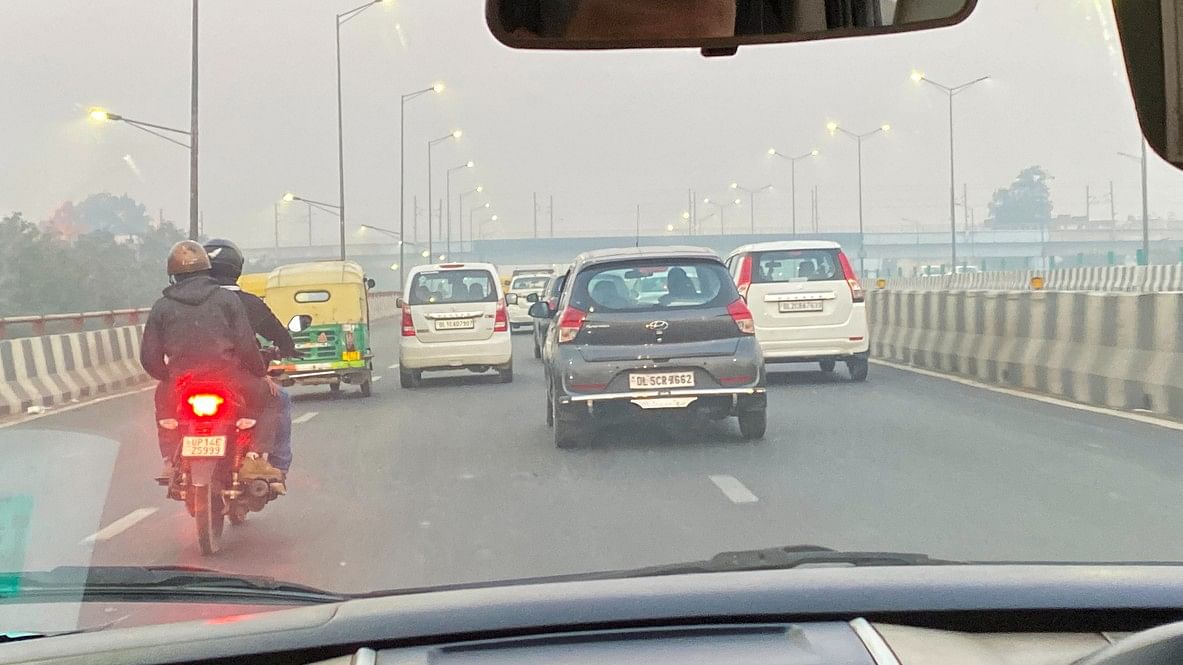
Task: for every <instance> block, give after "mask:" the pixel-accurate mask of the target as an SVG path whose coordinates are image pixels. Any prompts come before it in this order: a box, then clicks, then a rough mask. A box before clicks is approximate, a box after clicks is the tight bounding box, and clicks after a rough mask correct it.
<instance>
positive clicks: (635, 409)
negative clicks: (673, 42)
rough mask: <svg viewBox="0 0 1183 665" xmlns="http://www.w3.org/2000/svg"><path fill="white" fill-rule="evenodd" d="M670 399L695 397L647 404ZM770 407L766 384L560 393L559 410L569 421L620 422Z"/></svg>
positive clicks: (733, 412)
mask: <svg viewBox="0 0 1183 665" xmlns="http://www.w3.org/2000/svg"><path fill="white" fill-rule="evenodd" d="M667 398H674V399H677V398H683V399H689V398H693V399H692V401H690V403H688V404H686V405H685V406H676V407H661V408H646V407H645V406H644V405H643V403H646V402H648V403H649V404H653V402H652V401H651V400H660V399H667ZM767 406H768V395H767V390H766V389H765V388H764V386H752V387H745V388H703V389H698V390H639V391H632V392H621V393H595V394H575V395H560V396H559V398H558V411H559V414H560V416H561V417H562V418H564V419H566V420H576V421H580V420H597V421H619V420H629V419H632V418H636V417H640V416H643V415H652V416H656V417H677V416H679V415H683V416H684V415H687V414H694V413H701V412H707V413H708V414H711V415H714V416H734V415H738V414H739V413H740V412H743V411H761V410H764V409H765V408H767Z"/></svg>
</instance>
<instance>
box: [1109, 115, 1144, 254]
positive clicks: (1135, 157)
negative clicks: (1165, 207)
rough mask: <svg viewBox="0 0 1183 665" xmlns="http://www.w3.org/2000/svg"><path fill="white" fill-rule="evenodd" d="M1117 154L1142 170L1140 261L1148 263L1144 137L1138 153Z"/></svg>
mask: <svg viewBox="0 0 1183 665" xmlns="http://www.w3.org/2000/svg"><path fill="white" fill-rule="evenodd" d="M1117 154H1119V155H1121V156H1122V157H1129V158H1130V159H1133V160H1136V161H1137V162H1138V164H1139V167H1140V170H1141V172H1142V262H1143V264H1144V265H1150V192H1149V184H1148V182H1147V178H1146V139H1145V138H1143V139H1142V150H1141V154H1140V155H1131V154H1130V153H1128V152H1119V153H1117ZM1112 196H1113V195H1112V193H1111V194H1110V199H1111V200H1110V204H1109V205H1110V206H1112V205H1113V203H1112ZM1114 221H1116V220H1114Z"/></svg>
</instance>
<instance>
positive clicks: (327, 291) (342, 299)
mask: <svg viewBox="0 0 1183 665" xmlns="http://www.w3.org/2000/svg"><path fill="white" fill-rule="evenodd" d="M373 285H374V281H373V280H371V279H367V278H366V276H365V274H364V272H363V271H362V267H361V266H359V265H358V264H356V263H354V262H353V261H318V262H316V263H297V264H293V265H287V266H280V267H278V268H276V269H275V270H272V271H271V274H270V275H268V276H267V305H268V306H269V307H271V310H272V311H273V312H275V315H276V316H277V317H279V320H280V321H282V322H284V323H286V324H287V326H288V330H290V331H292V339H293V340H294V341H295V342H296V349H298V350H299V351H300V352H301V354H302V355H303V357H302V358H285V359H284V360H282V361H280V362H279V363H278V364H277V365H275V366H273V367H272V369H273V370H276V369H281V370H282V371H283V374H282V376H281V377H280V381H281V382H282V383H283V385H285V386H291V385H302V386H312V385H328V386H329V389H330V390H332V391H334V392H336V391H338V390H340V389H341V384H342V383H348V384H350V385H356V386H359V387H360V388H361V394H362V395H363V396H365V397H369V395H370V384H371V381H372V375H373V369H374V364H373V353H372V351H371V349H370V308H369V301H368V298H367V295H368V292H369V289H370V287H372V286H373Z"/></svg>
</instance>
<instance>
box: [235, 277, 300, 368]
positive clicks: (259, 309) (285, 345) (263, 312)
mask: <svg viewBox="0 0 1183 665" xmlns="http://www.w3.org/2000/svg"><path fill="white" fill-rule="evenodd" d="M222 288H224V289H226V290H227V291H232V292H234V293H237V294H238V297H239V299H240V300H242V306H243V307H245V308H246V318H247V320H249V321H250V322H251V329H252V330H254V331H255V334H256V335H259V336H260V337H262V338H263V339H265V340H267V341H268V342H271V343H272V344H274V345H275V347H276V348H277V349H279V350H280V351H282V352H283V357H284V358H294V357H296V343H295V342H293V341H292V336H291V334H289V333H288V329H287V328H286V327H285V326H284V325H283V323H281V322H280V320H279V319H277V318H275V313H274V312H272V311H271V308H270V307H268V306H267V303H265V302H263V299H262V298H260V297H259V296H257V295H255V294H253V293H247V292H246V291H243V290H242V289H240V288H238V287H237V286H233V285H228V284H223V285H222Z"/></svg>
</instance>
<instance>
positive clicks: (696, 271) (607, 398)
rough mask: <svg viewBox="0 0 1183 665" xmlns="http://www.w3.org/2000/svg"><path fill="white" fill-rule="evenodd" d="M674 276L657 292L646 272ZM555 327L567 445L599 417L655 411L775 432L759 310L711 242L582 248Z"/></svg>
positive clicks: (543, 308)
mask: <svg viewBox="0 0 1183 665" xmlns="http://www.w3.org/2000/svg"><path fill="white" fill-rule="evenodd" d="M653 277H659V278H662V279H663V280H664V283H665V285H666V290H665V292H664V294H663V295H661V296H659V297H656V298H650V297H649V295H650V294H651V293H652V291H650V290H649V289H648V288H636V289H634V288H633V287H639V286H640V284H641V283H644V282H646V280H651V278H653ZM530 313H531V315H532V316H535V317H537V318H549V317H551V316H555V315H556V314H557V316H556V318H555V319H554V321H553V322H552V323H551V325H550V327H549V330H548V331H547V335H546V341H545V349H543V354H542V355H543V365H544V367H545V375H546V390H547V395H546V402H547V415H546V421H547V424H548V425H551V426H553V427H554V441H555V445H557V446H558V447H560V448H566V447H569V446H572V445H575V444H577V443H578V442H579V440H580V439H581V437H582V436H583V434H584V433H585V432H586V430H588V429H589V428H591V427H593V426H594V425H596V424H599V423H605V422H612V421H620V420H628V419H630V418H635V417H637V416H639V415H640V414H642V413H644V412H651V413H667V414H668V413H671V412H676V413H685V412H688V411H695V412H698V413H701V414H704V415H707V416H708V417H712V418H717V419H718V418H726V417H728V416H736V417H738V419H739V429H740V433H741V434H742V435H743V437H744V438H746V439H756V438H760V437H762V436H764V430H765V427H766V423H767V417H766V409H767V396H766V392H765V384H764V359H763V357H762V356H761V355H760V347H759V344H758V343H757V342H756V338H755V334H754V333H755V329H754V326H753V324H752V314H751V312H749V311H748V307H747V305H746V304H745V303H744V301H743V299H742V298H740V297H739V293H738V292H737V291H736V288H735V284H733V283H732V281H731V279H730V277H729V275H728V274H727V269H726V268H725V267H724V266H723V263H722V261H720V260H719V257H718V256H717V255H716V254H715V253H714V252H711V251H710V250H707V249H702V248H697V247H666V248H660V247H657V248H650V247H646V248H640V249H633V248H629V249H612V250H600V251H595V252H589V253H586V254H581V255H580V256H578V257H577V258H576V259H575V263H574V265H573V266H572V268H571V271H570V272H569V273H568V275H567V280H566V283H565V284H564V286H563V289H562V293H561V296H560V298H559V302H558V304H557V307H553V308H552V307H551V306H550V304H549V303H547V302H538V303H535V304H533V305H532V306H531V310H530Z"/></svg>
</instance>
